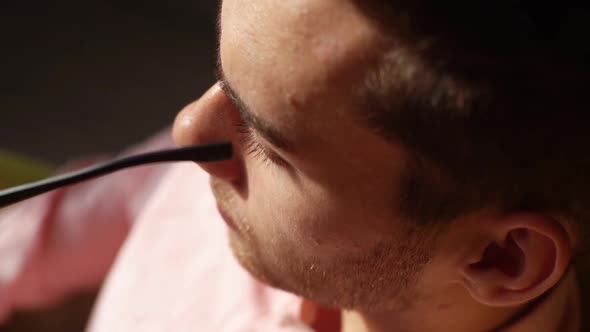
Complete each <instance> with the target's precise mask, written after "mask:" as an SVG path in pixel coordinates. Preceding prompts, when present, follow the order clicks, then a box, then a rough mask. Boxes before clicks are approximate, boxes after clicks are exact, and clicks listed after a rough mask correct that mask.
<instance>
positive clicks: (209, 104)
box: [173, 83, 234, 146]
mask: <svg viewBox="0 0 590 332" xmlns="http://www.w3.org/2000/svg"><path fill="white" fill-rule="evenodd" d="M231 107H232V104H231V101H230V100H229V98H227V96H226V95H225V93H224V92H223V90H222V89H221V87H220V85H219V84H218V83H216V84H215V85H213V86H212V87H211V88H210V89H209V90H208V91H207V92H206V93H205V94H204V95H203V96H202V97H201V98H199V99H198V100H197V101H195V102H193V103H192V104H190V105H188V106H186V107H185V108H184V109H183V110H182V111H181V112H180V113H179V114H178V116H177V117H176V120H175V124H174V132H173V134H174V139H175V141H176V143H177V144H178V145H181V146H186V145H195V144H203V143H210V142H216V141H232V140H233V139H232V132H233V130H232V121H234V120H232V116H233V115H232V114H231V113H232V112H231Z"/></svg>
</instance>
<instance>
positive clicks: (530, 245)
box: [459, 212, 573, 306]
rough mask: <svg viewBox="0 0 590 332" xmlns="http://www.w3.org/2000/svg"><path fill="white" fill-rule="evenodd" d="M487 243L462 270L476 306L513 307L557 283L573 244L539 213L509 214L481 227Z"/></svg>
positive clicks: (569, 257) (470, 258) (553, 221)
mask: <svg viewBox="0 0 590 332" xmlns="http://www.w3.org/2000/svg"><path fill="white" fill-rule="evenodd" d="M483 227H484V229H483V231H484V232H485V233H486V235H489V237H488V236H486V237H485V238H487V239H488V240H486V241H480V243H479V244H478V248H474V249H475V250H474V251H473V252H474V253H473V255H472V256H470V257H467V258H466V259H465V260H464V262H462V263H461V266H460V268H459V269H460V274H461V280H462V283H463V285H464V286H465V288H466V289H467V290H468V291H469V293H471V295H472V297H473V298H474V299H476V300H477V301H478V302H480V303H482V304H485V305H490V306H511V305H518V304H523V303H525V302H528V301H530V300H532V299H535V298H536V297H538V296H540V295H541V294H543V293H545V292H546V291H547V290H549V289H550V288H551V287H553V286H554V285H555V284H556V283H558V282H559V280H561V278H562V277H563V276H564V274H565V273H566V270H567V268H568V265H569V263H570V259H571V254H572V246H573V245H572V240H571V239H570V238H569V236H568V234H567V232H566V230H565V229H564V227H563V226H562V225H561V224H560V223H559V222H558V221H557V220H555V219H553V218H550V217H548V216H547V215H545V214H541V213H528V212H527V213H524V212H521V213H513V214H510V215H507V216H503V217H500V218H498V219H496V220H492V222H491V223H489V225H488V224H486V225H484V226H483Z"/></svg>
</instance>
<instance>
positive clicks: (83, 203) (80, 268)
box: [0, 128, 173, 322]
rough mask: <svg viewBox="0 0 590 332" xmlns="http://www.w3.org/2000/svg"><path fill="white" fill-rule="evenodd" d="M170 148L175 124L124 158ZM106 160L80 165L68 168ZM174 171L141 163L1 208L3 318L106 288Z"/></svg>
mask: <svg viewBox="0 0 590 332" xmlns="http://www.w3.org/2000/svg"><path fill="white" fill-rule="evenodd" d="M171 146H173V143H172V139H171V130H170V129H169V128H168V129H166V130H164V131H162V132H161V133H159V134H157V135H156V136H154V137H152V138H150V139H149V140H147V141H145V142H143V143H141V144H139V145H137V146H134V147H132V148H130V149H128V150H127V151H125V152H124V153H123V154H122V155H131V154H136V153H141V152H147V151H153V150H158V149H162V148H167V147H171ZM104 160H106V158H93V159H92V160H90V159H86V160H83V161H81V162H75V163H72V164H70V165H67V166H66V167H65V169H64V171H65V170H72V169H76V168H80V167H84V166H88V165H89V164H93V163H94V162H97V161H104ZM168 169H169V165H168V164H154V165H148V166H141V167H136V168H133V169H129V170H124V171H120V172H118V173H115V174H112V175H109V176H106V177H103V178H99V179H96V180H92V181H88V182H84V183H81V184H78V185H74V186H70V187H67V188H64V189H60V190H56V191H53V192H50V193H47V194H44V195H41V196H39V197H36V198H33V199H30V200H28V201H24V202H21V203H19V204H15V205H13V206H10V207H8V208H6V209H3V210H0V322H1V321H3V320H5V319H7V317H8V316H9V314H10V312H11V311H13V310H15V309H18V308H32V307H40V306H44V305H49V304H51V303H54V302H57V301H59V300H60V299H62V298H63V297H65V296H66V295H68V294H69V293H71V292H73V291H76V290H79V289H83V288H86V287H94V286H97V285H99V284H100V282H101V281H102V280H103V279H104V277H105V275H106V274H107V272H108V270H109V268H110V266H111V264H112V262H113V261H114V259H115V257H116V255H117V252H118V250H119V248H120V247H121V245H122V243H123V242H124V240H125V238H126V236H127V234H128V232H129V230H130V227H131V225H132V224H133V222H134V220H135V218H136V216H137V215H138V214H139V213H140V212H141V209H142V208H143V205H144V202H145V201H146V200H147V199H148V198H149V197H150V195H151V193H152V192H153V190H154V189H155V188H156V187H157V186H158V183H159V180H160V179H161V178H162V176H163V175H164V173H165V172H167V170H168Z"/></svg>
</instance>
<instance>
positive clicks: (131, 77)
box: [0, 0, 218, 163]
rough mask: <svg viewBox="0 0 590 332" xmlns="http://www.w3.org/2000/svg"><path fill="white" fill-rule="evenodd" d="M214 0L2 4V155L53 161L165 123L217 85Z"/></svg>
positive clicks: (104, 148)
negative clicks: (25, 156) (209, 87)
mask: <svg viewBox="0 0 590 332" xmlns="http://www.w3.org/2000/svg"><path fill="white" fill-rule="evenodd" d="M217 6H218V4H217V1H213V0H209V1H194V0H193V1H189V0H170V1H158V2H157V1H150V0H147V1H140V0H86V1H84V0H83V1H60V0H57V1H13V2H12V3H11V4H9V5H4V4H3V5H1V6H0V18H1V22H0V27H1V29H0V31H2V32H0V37H1V43H2V44H1V55H0V57H1V59H2V61H1V62H0V75H1V82H2V85H1V86H0V91H1V92H0V96H1V97H0V107H1V112H2V113H1V114H2V118H1V119H2V120H1V122H0V149H7V150H10V151H16V152H21V153H23V154H25V155H28V156H32V157H36V158H38V159H41V160H45V161H50V162H53V163H61V162H64V161H66V160H68V159H72V158H76V157H79V156H83V155H87V154H94V153H105V152H106V153H109V152H116V151H118V150H120V149H122V148H123V147H125V146H128V145H130V144H132V143H134V142H137V141H139V140H141V139H143V138H145V137H146V136H148V135H150V134H151V133H153V132H155V131H157V130H158V129H160V128H163V127H165V126H166V125H167V124H170V123H171V122H172V120H173V119H174V116H175V114H176V112H177V111H178V110H180V109H181V108H182V107H183V106H184V105H186V104H187V103H189V102H190V101H192V100H194V99H195V98H197V97H198V96H199V95H200V94H201V93H202V92H203V91H204V90H205V89H206V88H207V87H208V86H209V85H210V84H211V83H212V82H213V79H214V77H213V76H214V75H213V73H214V71H213V65H214V63H215V50H216V31H215V20H216V12H217Z"/></svg>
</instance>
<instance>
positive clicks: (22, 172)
mask: <svg viewBox="0 0 590 332" xmlns="http://www.w3.org/2000/svg"><path fill="white" fill-rule="evenodd" d="M53 170H54V168H53V167H52V166H51V165H49V164H47V163H45V162H42V161H38V160H34V159H31V158H27V157H24V156H22V155H19V154H17V153H12V152H8V151H3V150H0V189H2V188H7V187H12V186H16V185H19V184H23V183H27V182H31V181H36V180H40V179H42V178H44V177H47V176H49V175H51V174H52V172H53Z"/></svg>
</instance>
